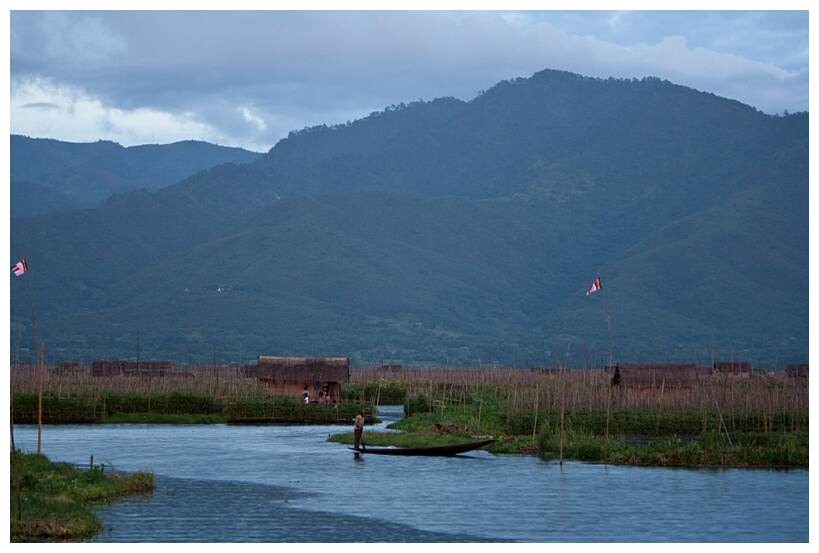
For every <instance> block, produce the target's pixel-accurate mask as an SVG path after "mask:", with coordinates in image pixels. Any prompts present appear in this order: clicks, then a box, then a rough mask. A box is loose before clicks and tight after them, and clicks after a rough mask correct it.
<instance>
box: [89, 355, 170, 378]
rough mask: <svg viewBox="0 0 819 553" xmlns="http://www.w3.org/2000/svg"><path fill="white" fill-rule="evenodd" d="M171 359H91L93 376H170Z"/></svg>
mask: <svg viewBox="0 0 819 553" xmlns="http://www.w3.org/2000/svg"><path fill="white" fill-rule="evenodd" d="M172 370H173V364H172V363H171V362H170V361H102V360H96V359H95V360H93V361H91V376H151V377H154V376H168V375H170V374H171V371H172Z"/></svg>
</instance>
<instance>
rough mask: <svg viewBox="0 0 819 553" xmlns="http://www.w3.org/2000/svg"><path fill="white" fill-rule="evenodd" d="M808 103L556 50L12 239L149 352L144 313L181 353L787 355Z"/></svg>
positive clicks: (47, 331) (87, 339) (77, 321)
mask: <svg viewBox="0 0 819 553" xmlns="http://www.w3.org/2000/svg"><path fill="white" fill-rule="evenodd" d="M808 122H809V121H808V115H807V114H804V113H803V114H795V115H789V116H787V117H771V116H766V115H764V114H762V113H760V112H758V111H756V110H755V109H753V108H752V107H750V106H744V105H742V104H739V103H738V102H735V101H732V100H727V99H724V98H718V97H716V96H714V95H711V94H705V93H701V92H697V91H694V90H691V89H688V88H685V87H680V86H676V85H673V84H671V83H668V82H665V81H661V80H659V79H651V78H648V79H643V80H639V81H638V80H628V79H607V80H606V79H591V78H585V77H582V76H579V75H573V74H570V73H565V72H559V71H543V72H539V73H537V74H535V75H533V76H532V77H531V78H529V79H514V80H512V81H506V82H503V83H499V84H498V85H497V86H495V87H492V88H491V89H490V90H488V91H486V92H485V93H483V94H482V95H481V96H479V97H478V98H475V99H474V100H472V101H470V102H461V101H458V100H454V99H451V98H446V99H438V100H435V101H432V102H417V103H413V104H410V105H407V106H403V105H402V106H398V107H394V108H390V109H388V110H385V111H384V112H382V113H377V114H372V115H371V116H369V117H367V118H365V119H363V120H361V121H356V122H355V123H352V124H350V125H341V126H337V127H326V126H322V127H316V128H313V129H307V130H304V131H301V132H298V133H293V134H292V135H291V136H290V137H288V138H287V139H286V140H283V141H281V142H279V143H278V144H277V145H276V146H275V147H274V148H273V149H272V150H271V151H270V152H269V153H268V154H267V155H265V156H264V157H263V158H262V159H261V160H260V161H259V162H257V163H256V164H254V165H252V166H247V165H243V166H229V165H223V166H219V167H217V168H214V169H210V170H208V171H204V172H201V173H197V174H196V175H193V176H191V177H189V178H187V179H185V180H184V181H182V182H179V183H178V184H175V185H172V186H168V187H167V188H164V189H161V190H159V191H157V192H148V191H140V192H128V193H124V194H121V195H119V196H117V197H115V198H113V199H111V200H110V201H108V202H107V203H106V204H105V205H104V206H102V207H100V208H99V209H94V210H87V211H84V212H76V211H75V212H62V213H54V214H51V215H49V216H48V217H39V218H32V219H26V220H15V221H14V222H13V225H12V230H11V254H12V256H13V258H14V257H17V256H23V255H25V256H26V257H27V259H28V261H29V267H30V270H31V274H30V275H29V276H31V277H32V278H33V277H34V275H36V278H37V298H36V299H37V305H38V312H42V313H48V318H47V319H46V320H44V321H42V323H41V324H40V332H41V338H43V339H44V340H45V342H46V344H48V346H49V348H50V351H52V352H59V354H57V353H53V354H52V355H58V356H64V357H65V358H66V359H69V360H85V361H87V360H89V359H91V358H94V357H96V358H123V357H132V356H135V355H137V344H136V342H137V339H136V337H137V335H139V336H140V348H141V353H142V355H147V356H150V357H155V358H161V359H169V360H173V361H176V362H187V363H199V362H205V361H207V362H211V361H212V360H213V357H214V350H216V352H218V358H219V361H218V362H230V363H233V362H236V363H243V362H247V360H248V358H252V357H254V356H255V355H258V354H277V355H297V356H300V355H306V356H344V357H349V358H350V359H351V362H352V363H353V364H354V365H355V364H369V363H373V364H376V363H411V362H422V363H436V364H440V365H444V364H448V365H469V366H475V365H479V364H488V363H492V362H495V361H497V362H499V363H501V364H504V365H506V366H519V367H527V366H555V365H557V364H568V365H569V366H571V367H579V366H584V367H597V366H601V365H602V364H603V363H605V362H607V361H608V358H609V343H610V341H609V340H610V339H611V343H612V344H613V352H614V355H615V362H616V361H620V362H629V361H656V362H694V363H699V364H709V363H710V361H711V360H712V358H713V357H716V358H717V359H720V358H728V357H736V356H741V358H742V359H743V360H746V359H747V360H749V361H750V362H751V363H752V365H753V366H754V367H755V368H756V367H767V368H781V367H782V365H784V364H786V363H792V362H804V361H806V360H807V351H808V350H807V344H808V305H809V302H808V290H809V283H808V261H809V255H808V204H809V202H808ZM279 198H281V200H280V201H279ZM78 267H92V268H93V269H92V270H85V271H79V270H77V268H78ZM597 274H600V275H601V277H602V283H603V290H602V291H601V292H600V293H597V294H594V295H592V296H590V297H588V298H586V297H585V296H584V292H585V290H586V289H587V287H588V286H589V284H590V283H591V280H592V279H593V278H594V277H595V276H597ZM737 283H742V285H741V286H739V285H737ZM12 284H13V286H12V287H11V298H12V302H11V315H12V336H13V337H14V338H15V339H14V340H13V341H12V343H17V340H19V341H20V343H23V344H25V342H26V340H28V341H30V338H29V337H28V336H29V334H30V332H29V326H28V325H29V323H30V320H31V312H30V308H29V305H28V301H27V299H26V298H27V296H26V291H25V287H24V286H21V285H19V284H22V281H21V282H17V281H16V280H15V281H14V282H12ZM217 290H222V292H217ZM603 297H605V298H606V301H605V304H604V303H603ZM609 316H610V322H611V329H612V334H611V335H609V333H608V324H607V320H608V318H609ZM569 344H570V345H571V346H572V347H571V354H572V356H571V357H569V358H568V359H566V358H563V357H562V353H561V352H565V351H567V349H568V348H567V346H568V345H569ZM271 348H273V349H274V350H275V351H271ZM32 350H33V348H31V347H29V353H28V354H25V353H23V352H21V353H20V355H21V357H25V356H26V355H28V357H29V358H30V357H31V351H32ZM15 353H16V352H15ZM22 360H23V361H25V360H26V359H22ZM28 360H30V359H28Z"/></svg>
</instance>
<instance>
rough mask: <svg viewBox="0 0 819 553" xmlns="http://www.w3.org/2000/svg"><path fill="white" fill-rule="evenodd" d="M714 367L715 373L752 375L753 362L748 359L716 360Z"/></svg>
mask: <svg viewBox="0 0 819 553" xmlns="http://www.w3.org/2000/svg"><path fill="white" fill-rule="evenodd" d="M712 368H713V373H714V374H727V375H735V376H750V374H751V363H749V362H748V361H715V362H714V365H713V367H712Z"/></svg>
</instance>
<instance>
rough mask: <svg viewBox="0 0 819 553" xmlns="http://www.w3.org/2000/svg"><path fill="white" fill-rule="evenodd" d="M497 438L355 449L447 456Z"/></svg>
mask: <svg viewBox="0 0 819 553" xmlns="http://www.w3.org/2000/svg"><path fill="white" fill-rule="evenodd" d="M494 441H495V440H483V441H481V442H469V443H466V444H452V445H439V446H432V447H363V448H361V449H355V448H353V447H351V448H350V449H352V450H353V451H355V452H356V453H357V454H358V453H367V454H370V455H423V456H427V457H447V456H452V455H458V454H459V453H466V452H467V451H472V450H473V449H479V448H481V447H484V446H487V445H489V444H491V443H492V442H494Z"/></svg>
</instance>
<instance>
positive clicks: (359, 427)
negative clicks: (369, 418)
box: [353, 409, 364, 450]
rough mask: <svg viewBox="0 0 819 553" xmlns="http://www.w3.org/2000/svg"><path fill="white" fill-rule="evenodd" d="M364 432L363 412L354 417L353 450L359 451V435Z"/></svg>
mask: <svg viewBox="0 0 819 553" xmlns="http://www.w3.org/2000/svg"><path fill="white" fill-rule="evenodd" d="M363 432H364V410H363V409H362V410H361V411H359V412H358V414H357V415H356V416H355V427H354V429H353V434H354V435H355V449H356V450H357V449H359V448H360V447H359V446H360V445H361V434H362V433H363Z"/></svg>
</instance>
